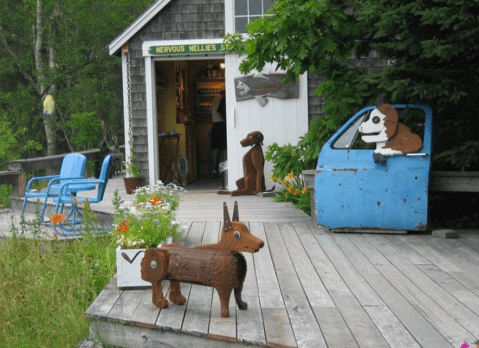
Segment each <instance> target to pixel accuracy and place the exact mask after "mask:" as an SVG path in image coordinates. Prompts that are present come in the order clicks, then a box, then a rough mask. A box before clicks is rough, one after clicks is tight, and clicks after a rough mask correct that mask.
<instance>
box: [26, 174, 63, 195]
mask: <svg viewBox="0 0 479 348" xmlns="http://www.w3.org/2000/svg"><path fill="white" fill-rule="evenodd" d="M58 177H59V175H45V176H36V177H33V178H31V179H30V180H28V183H27V188H26V189H25V192H30V187H31V186H32V184H33V183H34V182H36V181H43V180H48V181H49V182H50V181H51V180H54V179H56V178H58Z"/></svg>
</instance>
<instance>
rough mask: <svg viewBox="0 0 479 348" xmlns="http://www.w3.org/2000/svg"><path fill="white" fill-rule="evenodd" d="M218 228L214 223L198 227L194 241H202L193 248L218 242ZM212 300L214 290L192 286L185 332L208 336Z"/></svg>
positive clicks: (183, 327)
mask: <svg viewBox="0 0 479 348" xmlns="http://www.w3.org/2000/svg"><path fill="white" fill-rule="evenodd" d="M195 225H198V224H197V223H193V225H192V228H193V226H195ZM217 228H218V227H217V224H212V223H204V224H201V227H199V226H198V228H197V231H196V233H195V234H194V236H195V237H194V239H193V240H196V239H200V242H199V243H195V244H193V245H192V246H194V245H200V244H205V243H211V242H214V241H216V240H217V238H218V237H217V235H218V229H217ZM190 233H191V232H190ZM215 233H216V235H215ZM212 300H213V288H210V287H207V286H202V285H196V284H193V285H191V290H190V297H189V299H188V302H187V303H186V312H185V317H184V319H183V325H182V326H181V330H182V331H183V332H185V333H188V334H193V335H198V336H208V331H209V323H210V320H209V319H210V315H211V303H212Z"/></svg>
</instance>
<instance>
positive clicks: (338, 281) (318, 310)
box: [294, 225, 358, 348]
mask: <svg viewBox="0 0 479 348" xmlns="http://www.w3.org/2000/svg"><path fill="white" fill-rule="evenodd" d="M294 226H295V230H296V233H297V235H298V237H299V239H300V241H301V243H302V245H303V246H304V249H305V251H306V253H307V254H308V257H309V258H310V260H311V263H312V265H313V267H314V270H315V272H313V273H312V274H313V276H314V274H315V273H317V274H318V276H319V277H320V278H321V281H322V282H323V283H324V286H325V289H326V290H327V291H328V293H329V294H330V296H331V299H332V301H333V303H334V307H331V308H329V307H327V306H314V305H313V311H314V313H315V315H316V318H317V320H318V322H319V325H320V327H321V330H322V332H323V335H324V338H325V340H326V342H327V343H328V345H329V347H349V348H353V347H358V344H357V342H356V340H355V338H354V337H353V335H352V333H351V331H350V329H349V327H348V325H347V324H346V322H345V321H344V318H343V315H342V313H341V312H340V308H339V306H341V301H340V298H339V296H338V294H349V295H350V296H353V295H352V294H351V292H350V290H349V288H348V287H347V285H346V284H345V283H344V281H343V279H342V278H341V276H340V275H339V273H338V272H337V271H336V269H335V268H334V266H333V264H332V263H331V261H330V260H329V258H328V257H327V256H326V254H325V253H324V251H323V249H322V248H321V247H320V246H319V243H318V241H317V240H316V239H315V237H314V233H317V234H324V231H323V230H322V229H320V228H317V227H316V228H313V229H310V228H308V227H307V226H305V225H294ZM338 301H339V303H338Z"/></svg>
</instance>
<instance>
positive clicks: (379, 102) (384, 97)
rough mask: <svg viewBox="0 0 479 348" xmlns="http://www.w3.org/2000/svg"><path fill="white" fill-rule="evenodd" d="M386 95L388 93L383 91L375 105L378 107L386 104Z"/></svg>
mask: <svg viewBox="0 0 479 348" xmlns="http://www.w3.org/2000/svg"><path fill="white" fill-rule="evenodd" d="M386 96H387V93H381V94H380V95H378V96H377V97H376V103H375V105H376V107H377V108H378V107H380V106H381V105H383V104H385V100H386Z"/></svg>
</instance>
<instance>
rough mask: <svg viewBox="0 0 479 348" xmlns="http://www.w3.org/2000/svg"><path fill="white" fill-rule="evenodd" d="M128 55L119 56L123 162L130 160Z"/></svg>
mask: <svg viewBox="0 0 479 348" xmlns="http://www.w3.org/2000/svg"><path fill="white" fill-rule="evenodd" d="M127 54H128V53H123V52H122V54H121V70H122V71H121V76H122V84H123V128H124V132H125V161H126V160H128V159H129V158H130V153H131V151H130V134H129V132H128V129H129V127H130V120H129V119H128V107H129V105H128V74H127V69H126V56H127Z"/></svg>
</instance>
